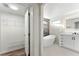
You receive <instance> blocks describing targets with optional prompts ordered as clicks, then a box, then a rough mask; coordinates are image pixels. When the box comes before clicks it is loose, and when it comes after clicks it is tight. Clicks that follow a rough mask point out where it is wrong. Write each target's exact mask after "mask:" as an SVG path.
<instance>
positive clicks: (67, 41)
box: [62, 35, 74, 49]
mask: <svg viewBox="0 0 79 59" xmlns="http://www.w3.org/2000/svg"><path fill="white" fill-rule="evenodd" d="M62 39H63V44H62V45H63V46H64V47H67V48H71V49H73V46H74V45H73V44H74V38H73V36H72V35H63V36H62Z"/></svg>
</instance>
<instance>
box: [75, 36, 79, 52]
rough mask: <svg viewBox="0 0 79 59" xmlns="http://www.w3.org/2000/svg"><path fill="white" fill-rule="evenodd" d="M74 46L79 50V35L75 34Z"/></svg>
mask: <svg viewBox="0 0 79 59" xmlns="http://www.w3.org/2000/svg"><path fill="white" fill-rule="evenodd" d="M74 47H75V50H77V51H79V35H76V36H75V40H74Z"/></svg>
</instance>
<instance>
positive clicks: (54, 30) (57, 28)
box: [49, 20, 64, 44]
mask: <svg viewBox="0 0 79 59" xmlns="http://www.w3.org/2000/svg"><path fill="white" fill-rule="evenodd" d="M49 29H50V30H49V32H50V34H51V35H56V41H55V42H56V43H57V44H58V41H59V39H58V38H59V35H60V33H62V32H64V27H63V26H62V25H60V24H54V22H53V21H51V20H50V27H49Z"/></svg>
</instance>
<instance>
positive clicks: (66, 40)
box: [59, 33, 79, 51]
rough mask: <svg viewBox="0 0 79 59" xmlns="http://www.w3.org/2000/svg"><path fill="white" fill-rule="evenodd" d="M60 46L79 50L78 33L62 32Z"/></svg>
mask: <svg viewBox="0 0 79 59" xmlns="http://www.w3.org/2000/svg"><path fill="white" fill-rule="evenodd" d="M59 45H60V46H62V47H66V48H70V49H72V50H75V51H79V34H74V33H62V34H61V35H60V43H59Z"/></svg>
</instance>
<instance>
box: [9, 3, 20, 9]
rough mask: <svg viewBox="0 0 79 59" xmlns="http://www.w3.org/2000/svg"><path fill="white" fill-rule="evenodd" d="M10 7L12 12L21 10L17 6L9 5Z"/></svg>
mask: <svg viewBox="0 0 79 59" xmlns="http://www.w3.org/2000/svg"><path fill="white" fill-rule="evenodd" d="M8 7H9V8H11V9H12V10H18V9H19V8H18V7H17V6H15V5H12V4H8Z"/></svg>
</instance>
